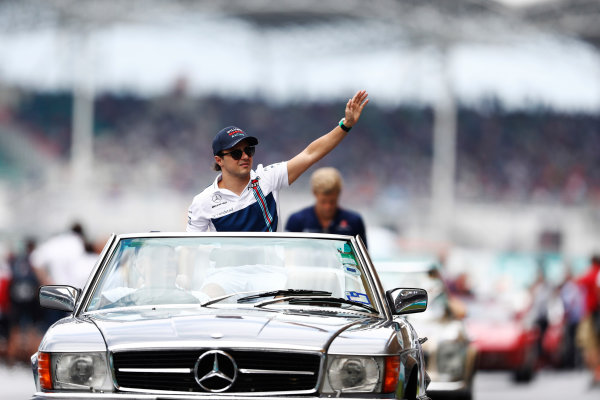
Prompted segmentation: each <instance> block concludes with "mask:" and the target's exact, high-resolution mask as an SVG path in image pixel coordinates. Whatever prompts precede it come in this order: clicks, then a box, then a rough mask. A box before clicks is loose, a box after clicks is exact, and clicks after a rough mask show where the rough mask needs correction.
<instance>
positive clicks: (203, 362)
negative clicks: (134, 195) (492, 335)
mask: <svg viewBox="0 0 600 400" xmlns="http://www.w3.org/2000/svg"><path fill="white" fill-rule="evenodd" d="M39 298H40V303H41V305H42V306H44V307H48V308H54V309H59V310H63V311H67V312H69V313H72V315H70V316H69V317H66V318H64V319H62V320H60V321H58V322H57V323H55V324H54V325H53V326H52V327H50V329H48V331H47V332H46V334H45V336H44V338H43V340H42V342H41V344H40V346H39V350H38V352H37V353H36V354H34V355H33V356H32V368H33V374H34V378H35V383H36V388H37V391H36V393H35V394H34V395H33V398H70V399H72V398H81V399H83V398H85V399H90V398H92V399H132V398H140V399H207V398H210V399H233V398H235V399H259V398H273V397H279V398H285V399H293V398H296V399H310V398H322V397H352V398H354V399H359V398H363V399H378V398H399V399H427V395H426V390H425V389H426V386H427V383H428V381H429V379H428V377H427V374H426V373H425V369H424V361H423V353H422V349H421V340H420V339H419V337H418V335H417V333H416V332H415V330H414V329H413V327H412V326H411V325H410V323H409V322H407V321H406V319H405V317H403V315H404V314H410V313H415V312H421V311H424V310H425V309H426V307H427V293H426V291H425V290H423V289H417V288H396V289H393V290H389V291H387V292H385V291H384V289H383V286H382V284H381V282H380V281H379V278H378V277H377V274H376V272H375V270H374V267H373V264H372V262H371V260H370V258H369V255H368V253H367V251H366V248H365V246H364V244H363V243H362V242H361V241H360V239H357V238H352V237H349V236H339V235H322V234H291V233H283V234H269V233H265V234H262V233H235V234H221V233H217V234H216V233H212V234H188V233H147V234H127V235H118V236H117V235H115V236H112V237H111V238H110V239H109V241H108V242H107V244H106V246H105V248H104V250H103V252H102V254H101V256H100V258H99V261H98V263H97V265H96V267H95V268H94V271H93V272H92V274H91V276H90V278H89V280H88V282H87V284H86V286H85V288H84V289H83V290H81V289H77V288H73V287H69V286H43V287H41V288H40V292H39Z"/></svg>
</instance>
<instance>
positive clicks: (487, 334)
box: [466, 299, 539, 382]
mask: <svg viewBox="0 0 600 400" xmlns="http://www.w3.org/2000/svg"><path fill="white" fill-rule="evenodd" d="M466 325H467V331H468V333H469V336H470V338H471V340H472V341H473V345H474V346H475V347H476V348H477V351H478V360H477V367H478V369H481V370H506V371H511V372H512V374H513V379H514V380H515V381H517V382H528V381H530V380H531V379H532V378H533V377H534V375H535V372H536V368H537V365H538V357H539V351H538V338H539V330H538V328H537V326H535V324H534V323H533V320H532V319H531V318H529V316H528V315H527V314H526V313H519V312H516V311H514V309H513V308H512V307H511V306H510V305H509V304H507V303H505V302H502V301H499V300H497V299H490V300H471V301H470V302H469V303H467V318H466Z"/></svg>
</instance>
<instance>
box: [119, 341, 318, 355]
mask: <svg viewBox="0 0 600 400" xmlns="http://www.w3.org/2000/svg"><path fill="white" fill-rule="evenodd" d="M131 346H132V345H131V344H129V343H128V344H119V345H113V346H110V347H109V348H108V350H109V351H110V352H111V353H116V352H122V351H143V350H157V351H158V350H173V349H177V350H195V349H211V348H213V347H214V346H215V341H214V340H181V341H179V342H176V343H165V342H147V343H144V344H141V345H135V347H131ZM226 347H228V348H235V350H236V351H243V350H263V351H279V350H285V351H287V352H295V353H313V354H323V353H324V352H325V349H323V348H321V347H320V346H319V347H314V346H302V345H292V346H290V345H289V343H269V347H266V346H265V344H264V343H248V342H247V341H243V340H230V341H227V340H226V341H219V348H226Z"/></svg>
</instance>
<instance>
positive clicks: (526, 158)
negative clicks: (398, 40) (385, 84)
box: [0, 83, 600, 205]
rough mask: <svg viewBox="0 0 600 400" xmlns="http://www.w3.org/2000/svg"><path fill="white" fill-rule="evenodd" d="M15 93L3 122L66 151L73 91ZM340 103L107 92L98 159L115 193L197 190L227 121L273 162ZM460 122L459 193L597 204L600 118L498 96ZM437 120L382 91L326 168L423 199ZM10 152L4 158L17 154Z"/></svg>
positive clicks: (328, 120)
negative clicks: (133, 188)
mask: <svg viewBox="0 0 600 400" xmlns="http://www.w3.org/2000/svg"><path fill="white" fill-rule="evenodd" d="M1 92H2V91H0V97H2V95H1ZM4 97H5V98H7V95H5V96H4ZM9 97H10V99H11V100H10V101H8V100H5V101H0V126H1V125H4V126H14V127H18V128H19V129H20V131H22V132H25V134H26V135H27V136H28V137H29V138H30V139H31V140H32V141H33V142H34V143H37V146H38V147H39V148H42V149H43V151H45V152H47V153H49V154H52V155H53V156H55V157H58V158H62V159H68V157H69V154H70V144H71V134H70V132H71V107H72V97H71V95H70V94H69V93H25V92H20V91H18V90H12V91H11V95H10V96H9ZM343 110H344V104H343V103H342V102H340V103H337V104H332V103H318V102H317V103H314V102H313V103H297V104H286V105H274V104H269V103H267V102H264V101H262V100H259V99H257V100H243V99H237V100H236V99H224V98H217V97H205V98H190V97H188V96H186V94H185V84H184V83H182V84H180V85H176V87H175V89H174V90H173V91H172V92H171V93H170V94H168V95H165V96H161V97H154V98H141V97H136V96H133V95H116V94H103V95H99V96H98V97H97V98H96V100H95V118H94V134H95V142H94V158H95V162H96V163H97V164H98V165H102V166H103V167H104V168H105V169H106V170H107V171H108V175H109V176H108V177H107V179H106V180H107V181H109V182H110V183H109V186H110V187H111V188H112V190H116V191H118V189H119V185H121V184H122V182H136V181H137V182H139V181H142V179H140V174H146V175H145V177H146V178H148V180H150V181H153V182H155V183H157V184H159V185H165V186H168V188H169V189H174V190H178V191H181V192H185V193H195V192H197V191H198V190H199V189H201V188H203V187H205V186H206V185H207V184H208V183H207V182H210V181H211V180H212V173H211V172H210V165H211V158H212V157H211V156H212V154H211V151H210V143H211V140H212V137H213V135H214V134H215V133H216V132H217V131H218V130H219V129H221V128H222V127H223V126H227V125H237V126H240V127H242V128H243V129H245V130H247V131H248V132H251V133H252V134H253V135H256V136H258V137H259V139H260V140H261V142H260V146H259V148H258V149H257V150H258V153H257V161H258V162H260V163H263V164H268V163H272V162H278V161H281V160H286V159H289V158H290V157H291V156H293V155H295V154H296V153H297V152H298V151H299V150H301V149H302V148H304V146H305V145H306V144H307V143H309V142H310V141H311V140H312V139H314V138H316V137H317V136H318V135H319V134H321V133H323V132H325V131H327V130H328V129H330V128H331V127H333V126H334V125H335V123H336V122H337V120H338V119H339V117H340V116H341V115H342V113H343ZM457 120H458V129H457V131H458V135H457V186H456V194H457V196H458V198H459V199H462V200H474V201H485V202H500V201H502V202H539V203H550V204H569V205H582V204H599V203H600V157H598V156H597V149H599V148H600V129H599V127H600V115H590V114H576V113H570V114H569V113H564V112H557V111H552V110H550V109H546V108H543V107H538V108H535V109H534V108H532V109H530V110H527V111H525V110H521V111H507V110H504V109H503V108H502V106H500V105H498V104H497V103H495V102H493V101H491V102H489V103H488V104H486V105H482V106H481V107H480V108H479V109H477V110H476V109H469V108H461V109H459V112H458V119H457ZM433 124H434V116H433V111H432V110H431V108H429V107H426V106H421V107H420V106H408V105H404V106H397V107H392V106H382V105H378V104H377V99H376V98H374V99H372V104H369V109H368V111H367V112H366V113H365V114H364V116H363V118H361V122H360V127H357V129H356V130H355V131H353V132H352V134H351V140H347V141H346V142H345V143H344V144H343V145H342V146H341V147H340V148H339V149H336V151H334V152H333V153H332V154H331V155H330V156H328V157H327V164H328V165H330V166H334V167H336V168H338V169H339V170H340V171H341V173H342V174H343V175H344V176H346V177H348V179H347V180H348V185H349V187H350V189H349V190H352V191H353V192H354V193H355V194H356V196H358V197H359V198H361V199H366V200H372V199H373V198H374V197H376V196H386V195H388V196H390V195H391V196H392V197H394V198H407V199H410V198H418V197H426V196H428V195H429V193H430V175H431V160H432V154H433V148H432V147H433V133H432V132H433ZM2 157H3V156H2V152H1V151H0V158H2ZM4 158H5V160H1V159H0V165H1V164H2V163H4V164H7V163H8V162H9V161H8V158H7V156H6V155H4ZM0 172H1V170H0ZM207 175H209V176H210V177H208V178H207Z"/></svg>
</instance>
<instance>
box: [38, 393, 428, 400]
mask: <svg viewBox="0 0 600 400" xmlns="http://www.w3.org/2000/svg"><path fill="white" fill-rule="evenodd" d="M335 397H336V396H335V395H330V396H323V397H318V396H298V397H285V396H236V395H235V394H231V395H223V394H219V395H213V394H201V395H198V394H195V395H180V394H177V395H171V394H165V395H157V394H151V395H150V394H147V395H145V394H133V393H44V392H36V393H34V394H33V396H32V397H31V399H33V400H38V399H40V400H41V399H65V400H66V399H102V400H113V399H114V400H124V399H127V400H131V399H140V400H167V399H173V400H234V399H235V400H274V399H277V400H311V399H314V400H317V399H326V398H335ZM348 398H351V399H352V400H374V399H393V398H394V393H390V394H381V395H372V396H369V397H356V396H352V397H348ZM418 399H419V400H430V399H429V397H427V396H419V397H418Z"/></svg>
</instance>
